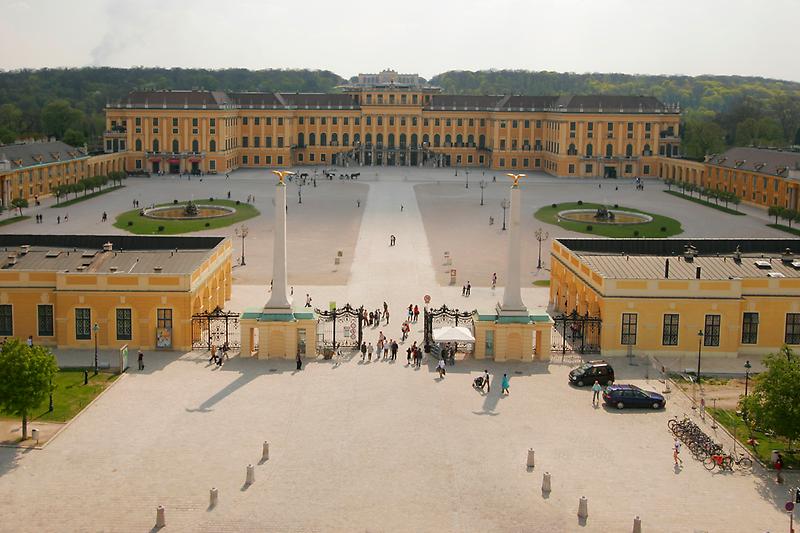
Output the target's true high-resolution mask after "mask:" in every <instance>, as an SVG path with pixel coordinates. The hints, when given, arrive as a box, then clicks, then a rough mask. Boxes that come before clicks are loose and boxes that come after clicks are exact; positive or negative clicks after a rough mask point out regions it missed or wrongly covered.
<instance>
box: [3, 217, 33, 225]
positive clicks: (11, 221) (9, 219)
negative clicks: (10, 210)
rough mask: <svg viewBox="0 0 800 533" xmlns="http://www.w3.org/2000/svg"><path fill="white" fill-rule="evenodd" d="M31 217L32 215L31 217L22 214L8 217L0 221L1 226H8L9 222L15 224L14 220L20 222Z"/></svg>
mask: <svg viewBox="0 0 800 533" xmlns="http://www.w3.org/2000/svg"><path fill="white" fill-rule="evenodd" d="M29 218H31V217H29V216H28V215H22V216H19V215H18V216H15V217H11V218H7V219H5V220H3V221H0V226H7V225H8V224H13V223H14V222H19V221H20V220H28V219H29Z"/></svg>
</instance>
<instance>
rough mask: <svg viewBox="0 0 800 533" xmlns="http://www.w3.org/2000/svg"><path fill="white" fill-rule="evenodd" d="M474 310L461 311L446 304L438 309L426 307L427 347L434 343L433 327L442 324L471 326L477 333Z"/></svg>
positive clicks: (425, 330)
mask: <svg viewBox="0 0 800 533" xmlns="http://www.w3.org/2000/svg"><path fill="white" fill-rule="evenodd" d="M473 313H474V312H473V311H464V312H463V313H462V312H459V310H458V309H450V308H449V307H447V306H446V305H443V306H441V307H440V308H438V309H428V308H427V307H426V308H425V316H424V317H423V319H424V320H425V328H424V330H423V331H424V334H425V336H424V339H425V348H426V350H428V348H429V347H430V345H431V344H433V329H434V328H435V327H441V326H456V327H458V326H463V327H466V328H469V329H470V330H471V331H472V333H473V334H474V333H475V328H474V324H473V321H472V315H473Z"/></svg>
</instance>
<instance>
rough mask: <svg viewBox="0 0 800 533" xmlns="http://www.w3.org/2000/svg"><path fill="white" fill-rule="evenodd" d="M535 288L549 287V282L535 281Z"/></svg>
mask: <svg viewBox="0 0 800 533" xmlns="http://www.w3.org/2000/svg"><path fill="white" fill-rule="evenodd" d="M533 284H534V285H535V286H536V287H549V286H550V280H549V279H537V280H536V281H534V282H533Z"/></svg>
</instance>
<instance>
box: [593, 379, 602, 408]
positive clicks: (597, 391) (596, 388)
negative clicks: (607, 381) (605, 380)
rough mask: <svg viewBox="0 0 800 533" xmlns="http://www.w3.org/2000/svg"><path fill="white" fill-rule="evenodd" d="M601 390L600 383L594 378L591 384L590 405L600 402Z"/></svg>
mask: <svg viewBox="0 0 800 533" xmlns="http://www.w3.org/2000/svg"><path fill="white" fill-rule="evenodd" d="M602 390H603V387H602V385H600V382H599V381H597V380H594V385H592V405H599V404H600V392H601V391H602Z"/></svg>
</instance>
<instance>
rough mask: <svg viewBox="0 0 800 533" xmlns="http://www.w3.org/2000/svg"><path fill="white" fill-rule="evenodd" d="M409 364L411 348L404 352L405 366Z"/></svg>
mask: <svg viewBox="0 0 800 533" xmlns="http://www.w3.org/2000/svg"><path fill="white" fill-rule="evenodd" d="M410 364H411V346H409V347H408V349H407V350H406V366H408V365H410Z"/></svg>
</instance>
